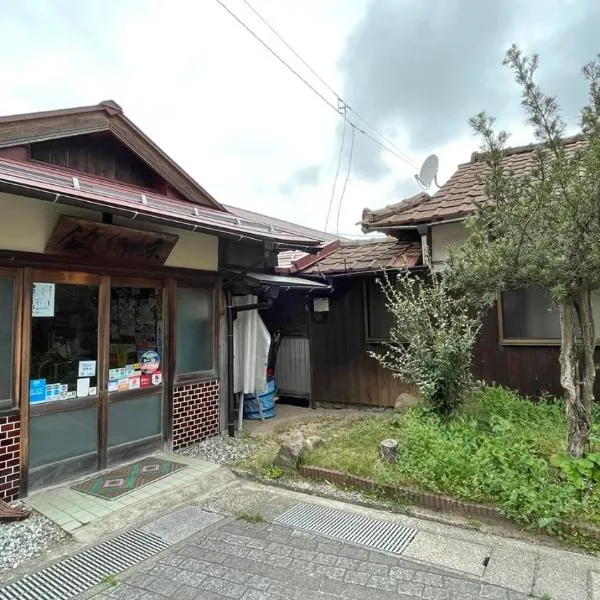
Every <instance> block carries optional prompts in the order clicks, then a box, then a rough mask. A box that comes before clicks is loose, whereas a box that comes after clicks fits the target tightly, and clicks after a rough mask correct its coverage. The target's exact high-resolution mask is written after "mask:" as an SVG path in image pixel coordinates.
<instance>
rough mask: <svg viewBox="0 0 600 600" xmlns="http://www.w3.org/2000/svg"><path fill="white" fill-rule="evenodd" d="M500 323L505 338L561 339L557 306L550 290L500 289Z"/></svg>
mask: <svg viewBox="0 0 600 600" xmlns="http://www.w3.org/2000/svg"><path fill="white" fill-rule="evenodd" d="M502 325H503V329H504V337H505V338H506V339H531V340H559V339H560V320H559V316H558V309H557V308H555V307H554V306H553V305H552V298H551V296H550V293H548V292H544V290H541V289H539V288H527V289H519V290H510V291H507V292H503V293H502Z"/></svg>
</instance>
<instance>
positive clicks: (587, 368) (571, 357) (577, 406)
mask: <svg viewBox="0 0 600 600" xmlns="http://www.w3.org/2000/svg"><path fill="white" fill-rule="evenodd" d="M559 306H560V329H561V346H560V383H561V385H562V387H563V389H564V391H565V407H566V415H567V449H568V451H569V454H570V455H571V456H573V457H574V458H581V456H583V453H584V451H585V445H586V443H587V440H588V437H589V435H590V431H591V426H592V423H591V420H592V419H591V414H592V403H593V401H594V381H595V378H596V367H595V363H594V346H595V333H594V321H593V316H592V304H591V293H590V291H589V290H588V289H581V290H580V291H579V293H578V296H577V298H576V299H575V300H573V299H572V298H564V299H562V300H561V301H560V305H559ZM575 314H576V315H577V318H578V321H579V325H580V328H579V329H580V331H581V344H580V345H579V344H576V334H577V328H576V326H575V318H574V317H575ZM578 346H579V348H578Z"/></svg>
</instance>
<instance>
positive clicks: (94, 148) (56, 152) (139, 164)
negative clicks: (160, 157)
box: [30, 133, 166, 191]
mask: <svg viewBox="0 0 600 600" xmlns="http://www.w3.org/2000/svg"><path fill="white" fill-rule="evenodd" d="M30 153H31V159H32V160H39V161H41V162H45V163H51V164H53V165H59V166H61V167H66V168H69V169H74V170H76V171H82V172H84V173H90V174H91V175H98V176H100V177H106V178H107V179H112V180H115V181H121V182H124V183H130V184H133V185H137V186H140V187H144V188H148V189H155V190H157V191H163V189H162V188H165V189H166V184H164V183H162V182H161V181H160V178H159V177H158V175H156V174H155V173H154V171H153V170H152V169H150V168H149V167H148V166H147V165H146V164H144V162H143V161H142V160H141V159H139V158H138V157H137V156H136V155H135V154H134V153H133V152H131V150H129V149H128V148H127V147H126V146H125V145H124V144H122V143H121V142H120V141H119V140H117V139H116V138H115V137H113V136H112V135H111V134H109V133H92V134H88V135H78V136H72V137H66V138H61V139H55V140H47V141H43V142H37V143H34V144H31V148H30Z"/></svg>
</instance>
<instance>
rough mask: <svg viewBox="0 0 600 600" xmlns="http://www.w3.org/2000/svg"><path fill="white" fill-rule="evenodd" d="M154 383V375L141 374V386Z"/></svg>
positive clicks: (144, 386) (145, 386) (148, 385)
mask: <svg viewBox="0 0 600 600" xmlns="http://www.w3.org/2000/svg"><path fill="white" fill-rule="evenodd" d="M151 385H152V377H151V376H150V375H141V376H140V387H143V388H147V387H150V386H151Z"/></svg>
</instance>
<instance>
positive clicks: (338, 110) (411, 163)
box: [216, 0, 417, 168]
mask: <svg viewBox="0 0 600 600" xmlns="http://www.w3.org/2000/svg"><path fill="white" fill-rule="evenodd" d="M243 1H244V2H245V3H246V4H247V5H248V6H250V5H249V4H248V2H246V0H243ZM216 2H218V3H219V5H220V6H221V7H222V8H223V9H224V10H225V11H227V12H228V13H229V15H230V16H231V17H232V18H233V19H235V20H236V21H237V22H238V23H239V24H240V25H241V26H242V27H243V28H244V29H245V30H246V31H247V32H248V33H249V34H250V35H251V36H252V37H253V38H254V39H255V40H256V41H258V42H259V43H260V44H261V46H263V47H264V48H265V49H266V50H268V51H269V52H270V53H271V54H272V55H273V56H274V57H275V58H276V59H277V60H278V61H279V62H280V63H281V64H283V65H284V66H285V67H286V68H287V69H289V70H290V71H291V72H292V73H293V74H294V75H295V76H296V77H297V78H298V79H299V80H300V81H302V83H304V85H306V86H307V87H308V88H309V89H310V90H311V91H312V92H313V93H314V94H316V95H317V96H318V97H319V98H320V99H321V100H323V102H325V104H327V106H329V107H330V108H331V109H333V110H334V111H335V112H336V113H337V114H338V116H339V115H341V114H342V112H341V109H342V108H343V109H344V110H346V109H347V110H350V111H352V112H353V113H354V114H355V115H356V116H357V117H358V118H359V119H360V120H361V121H364V122H365V123H367V124H368V125H369V127H370V128H371V129H373V131H375V132H376V133H377V134H378V135H380V136H381V137H383V138H384V139H386V140H388V138H386V137H385V136H384V135H383V134H382V133H380V132H379V131H378V130H377V129H375V128H374V127H373V126H372V125H371V124H370V123H368V121H366V119H364V118H363V117H361V116H360V115H359V114H358V113H356V112H355V111H354V110H352V108H351V107H350V106H349V105H348V104H346V102H345V101H344V100H343V99H342V98H341V97H340V96H339V95H338V94H336V93H335V91H332V88H331V87H330V86H329V85H328V84H326V83H325V86H326V87H327V88H328V89H329V90H330V91H332V93H333V94H335V96H336V97H337V100H338V106H337V107H336V106H335V104H333V103H332V102H330V101H329V100H328V99H327V98H326V97H325V96H324V95H323V94H322V93H321V92H319V91H318V90H317V89H316V88H315V87H314V86H313V85H311V84H310V83H309V81H308V80H307V79H305V78H304V77H302V75H300V73H298V71H296V70H295V69H294V68H293V67H292V66H291V65H289V64H288V63H287V62H286V61H285V60H284V59H283V58H281V56H279V54H277V52H275V50H273V48H271V47H270V46H269V45H268V44H267V43H266V42H265V41H264V40H263V39H262V38H261V37H260V36H259V35H258V34H256V33H255V32H254V31H253V30H252V29H251V28H250V27H249V26H248V25H246V23H244V21H242V19H240V18H239V17H238V16H237V15H236V14H235V13H234V12H233V11H232V10H230V9H229V7H227V6H226V5H225V4H224V3H223V2H222V0H216ZM252 10H253V12H254V13H255V14H256V15H257V16H259V15H258V12H257V11H256V10H254V9H252ZM260 19H261V20H262V21H263V22H264V23H265V24H267V22H266V20H264V19H263V18H262V17H260ZM267 26H268V27H269V28H270V29H271V30H272V31H273V32H274V33H276V32H275V30H274V29H273V28H272V27H271V26H270V25H268V24H267ZM276 35H277V37H278V38H280V39H281V40H282V41H283V38H282V37H281V36H280V35H279V34H277V33H276ZM283 43H284V44H285V45H286V46H287V47H288V48H289V49H290V50H292V51H293V52H294V54H295V55H297V56H298V57H299V55H298V54H297V53H296V52H295V51H294V50H293V49H292V48H291V46H289V44H287V42H285V41H283ZM300 60H302V62H303V64H305V65H307V63H306V62H305V61H304V59H300ZM309 69H310V71H311V72H312V73H313V74H315V75H316V73H315V72H314V71H313V69H312V68H311V67H309ZM316 76H317V78H318V79H319V80H320V81H324V80H322V79H321V77H319V76H318V75H316ZM343 116H344V118H345V119H347V117H346V116H345V113H344V115H343ZM347 120H348V123H350V124H351V125H353V126H354V127H355V128H356V130H357V131H359V132H360V133H362V134H363V135H365V136H366V137H368V138H369V139H370V140H372V141H373V142H375V143H376V144H378V145H379V146H381V147H382V148H383V149H384V150H387V151H388V152H389V153H390V154H392V155H394V156H395V157H396V158H398V159H399V160H401V161H402V162H404V163H406V164H408V165H409V166H410V167H412V168H417V165H416V163H415V162H414V161H413V160H412V159H411V158H410V157H408V156H407V155H404V153H403V152H402V151H401V150H400V149H399V148H398V147H397V146H396V145H395V144H393V143H392V145H393V146H394V147H395V148H396V149H397V151H394V150H392V149H391V148H389V147H388V146H386V145H385V144H383V143H382V142H380V141H379V140H377V139H376V138H374V137H373V136H372V135H370V134H369V133H367V132H366V131H365V130H364V129H361V128H360V127H358V126H357V125H356V124H355V123H353V122H352V121H350V120H349V119H347Z"/></svg>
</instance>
